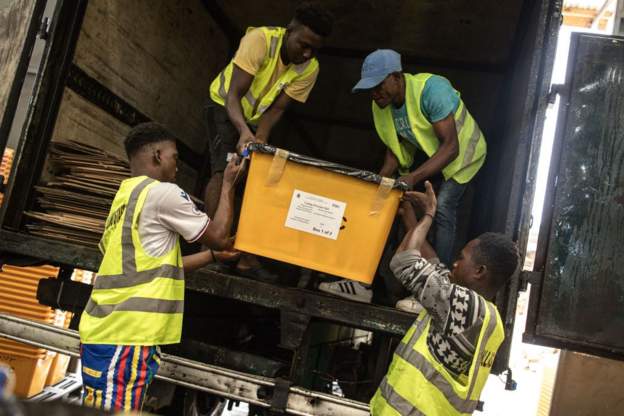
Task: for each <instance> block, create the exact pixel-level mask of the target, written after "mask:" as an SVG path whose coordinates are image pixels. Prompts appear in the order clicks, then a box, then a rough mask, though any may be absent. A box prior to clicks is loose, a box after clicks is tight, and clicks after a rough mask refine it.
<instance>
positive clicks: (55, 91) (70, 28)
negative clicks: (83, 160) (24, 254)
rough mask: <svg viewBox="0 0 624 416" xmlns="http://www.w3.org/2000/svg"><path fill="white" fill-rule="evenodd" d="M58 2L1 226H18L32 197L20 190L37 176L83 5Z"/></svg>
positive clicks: (77, 0)
mask: <svg viewBox="0 0 624 416" xmlns="http://www.w3.org/2000/svg"><path fill="white" fill-rule="evenodd" d="M59 3H60V4H59V5H57V8H56V11H55V14H54V18H53V22H52V27H51V30H50V33H51V34H52V36H51V39H50V41H49V43H48V45H47V46H46V52H45V53H44V58H43V60H42V66H41V68H42V72H41V73H42V74H43V75H42V78H41V81H40V84H39V85H36V86H35V95H34V96H35V98H36V101H35V104H34V106H33V107H31V108H30V110H29V115H28V118H27V121H26V123H27V124H26V126H27V127H26V128H25V130H24V131H23V133H22V137H21V140H20V145H19V147H18V149H17V152H16V155H15V161H16V162H15V168H14V169H13V172H12V175H11V178H10V181H9V184H8V187H7V191H6V193H5V198H6V199H7V202H6V203H5V204H4V206H3V208H4V209H3V211H2V212H1V213H0V226H1V227H7V228H13V229H19V227H20V225H21V221H22V216H23V212H24V209H25V208H26V207H27V206H28V203H29V201H30V198H31V197H32V192H24V191H23V190H31V189H32V188H33V186H34V184H35V183H36V181H37V180H39V175H40V174H41V170H42V167H43V164H44V162H45V159H46V155H47V145H48V143H49V142H50V138H51V137H52V132H53V130H54V125H55V123H56V117H57V115H58V110H59V106H60V103H61V98H62V96H63V89H64V87H65V80H66V78H67V74H68V71H69V67H70V65H71V62H72V59H73V56H74V50H75V47H76V42H77V40H78V36H79V34H80V27H81V26H82V21H83V18H84V13H85V9H86V6H87V0H75V1H69V0H59Z"/></svg>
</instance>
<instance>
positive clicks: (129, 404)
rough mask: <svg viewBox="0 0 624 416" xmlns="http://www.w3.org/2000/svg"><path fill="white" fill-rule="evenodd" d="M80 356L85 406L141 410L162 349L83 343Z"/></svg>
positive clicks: (156, 369) (158, 363)
mask: <svg viewBox="0 0 624 416" xmlns="http://www.w3.org/2000/svg"><path fill="white" fill-rule="evenodd" d="M80 358H81V360H82V382H83V385H84V389H83V392H82V401H83V405H84V406H88V407H95V408H98V409H104V410H139V411H140V410H141V407H142V405H143V399H144V398H145V392H146V391H147V387H148V386H149V384H150V383H151V381H152V379H153V378H154V376H155V375H156V372H157V371H158V367H159V365H160V349H159V348H158V347H157V346H150V347H142V346H134V345H96V344H83V345H82V346H81V351H80Z"/></svg>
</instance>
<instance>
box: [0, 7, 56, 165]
mask: <svg viewBox="0 0 624 416" xmlns="http://www.w3.org/2000/svg"><path fill="white" fill-rule="evenodd" d="M46 3H47V0H36V2H35V5H34V7H33V13H32V16H31V20H30V25H29V27H28V32H27V35H26V39H24V48H23V49H22V53H21V56H20V59H19V63H18V65H17V70H16V71H15V76H14V77H13V83H12V84H11V90H10V92H9V96H8V98H7V103H6V108H5V111H4V114H3V116H2V123H1V124H0V155H2V154H3V153H4V149H5V147H6V145H7V142H8V140H9V132H10V131H11V126H12V125H13V119H14V118H15V112H16V111H17V103H18V102H19V98H20V94H21V92H22V87H23V86H24V79H25V78H26V73H27V72H28V65H29V64H30V58H31V56H32V52H33V48H34V46H35V41H36V39H37V32H38V31H39V28H40V26H41V20H42V19H43V14H44V12H45V8H46Z"/></svg>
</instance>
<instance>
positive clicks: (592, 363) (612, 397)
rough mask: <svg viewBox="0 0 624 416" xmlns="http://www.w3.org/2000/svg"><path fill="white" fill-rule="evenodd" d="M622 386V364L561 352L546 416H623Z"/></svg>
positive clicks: (623, 370)
mask: <svg viewBox="0 0 624 416" xmlns="http://www.w3.org/2000/svg"><path fill="white" fill-rule="evenodd" d="M623 383H624V362H622V361H615V360H609V359H606V358H599V357H595V356H593V355H586V354H578V353H575V352H568V351H562V352H561V357H560V358H559V368H558V370H557V378H556V380H555V389H554V393H553V398H552V403H551V405H550V414H551V415H553V416H556V415H566V416H594V415H601V416H620V415H623V414H624V394H622V384H623Z"/></svg>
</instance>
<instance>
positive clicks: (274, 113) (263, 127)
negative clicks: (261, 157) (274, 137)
mask: <svg viewBox="0 0 624 416" xmlns="http://www.w3.org/2000/svg"><path fill="white" fill-rule="evenodd" d="M283 115H284V110H283V109H281V108H274V107H271V108H269V109H268V110H267V111H265V112H264V114H262V117H260V122H259V123H258V130H256V140H257V141H259V142H261V143H268V141H269V136H270V135H271V130H272V129H273V126H275V124H277V122H278V121H279V120H280V119H281V118H282V116H283Z"/></svg>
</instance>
